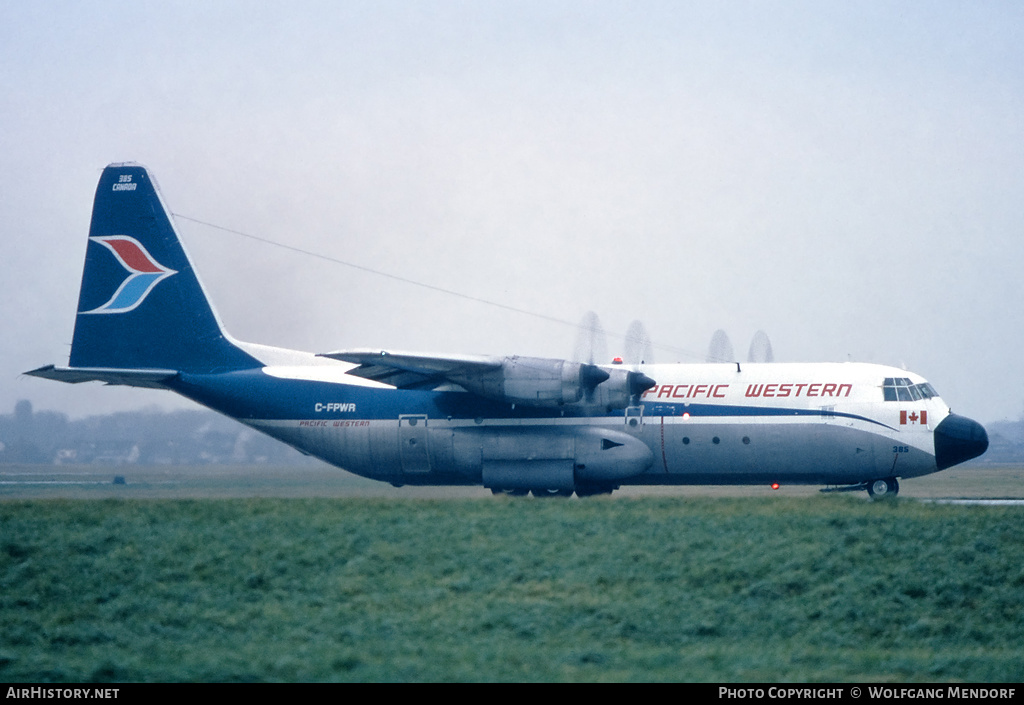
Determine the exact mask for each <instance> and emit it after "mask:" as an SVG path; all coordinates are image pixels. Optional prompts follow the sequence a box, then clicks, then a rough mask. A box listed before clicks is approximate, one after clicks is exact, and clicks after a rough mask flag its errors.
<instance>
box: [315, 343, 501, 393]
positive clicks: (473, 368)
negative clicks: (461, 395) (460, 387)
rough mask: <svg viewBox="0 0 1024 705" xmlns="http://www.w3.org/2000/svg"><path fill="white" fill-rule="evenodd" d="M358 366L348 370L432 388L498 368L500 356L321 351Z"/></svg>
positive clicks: (408, 386) (413, 386) (401, 386)
mask: <svg viewBox="0 0 1024 705" xmlns="http://www.w3.org/2000/svg"><path fill="white" fill-rule="evenodd" d="M320 357H329V358H332V359H334V360H341V361H343V362H352V363H355V364H357V365H359V366H358V367H356V368H354V369H351V370H349V371H348V374H350V375H355V376H356V377H362V378H363V379H370V380H373V381H374V382H383V383H384V384H390V385H392V386H394V387H396V388H398V389H432V388H436V387H437V386H438V385H440V384H443V383H445V382H450V383H453V384H459V382H458V381H457V380H459V379H465V378H466V377H472V376H476V375H481V374H486V373H488V372H494V371H496V370H500V369H501V365H502V358H500V357H490V356H486V355H443V354H440V355H439V354H433V353H409V352H398V351H395V352H390V351H387V350H339V351H336V352H330V353H322V354H320Z"/></svg>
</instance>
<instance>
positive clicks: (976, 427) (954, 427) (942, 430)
mask: <svg viewBox="0 0 1024 705" xmlns="http://www.w3.org/2000/svg"><path fill="white" fill-rule="evenodd" d="M986 450H988V434H987V433H985V427H984V426H982V425H981V424H980V423H978V422H977V421H972V420H971V419H969V418H967V417H966V416H957V415H956V414H950V415H949V416H947V417H946V418H944V419H943V420H942V423H940V424H939V425H938V426H936V427H935V465H936V466H937V467H938V469H939V470H945V469H946V468H951V467H953V466H954V465H957V464H958V463H962V462H964V461H965V460H970V459H971V458H977V457H978V456H979V455H981V454H982V453H984V452H985V451H986Z"/></svg>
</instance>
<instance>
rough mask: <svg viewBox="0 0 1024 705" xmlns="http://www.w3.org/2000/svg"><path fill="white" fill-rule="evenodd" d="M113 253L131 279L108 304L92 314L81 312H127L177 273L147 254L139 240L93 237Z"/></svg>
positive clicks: (109, 236)
mask: <svg viewBox="0 0 1024 705" xmlns="http://www.w3.org/2000/svg"><path fill="white" fill-rule="evenodd" d="M91 239H92V240H93V241H94V242H97V243H99V244H100V245H103V246H104V247H106V248H107V249H108V250H110V251H111V252H112V253H113V254H114V257H116V258H117V261H118V262H120V263H121V266H122V267H124V268H125V269H126V270H127V271H128V278H127V279H125V280H124V281H123V282H121V286H119V287H118V288H117V291H115V292H114V295H113V296H111V297H110V300H109V301H107V303H105V304H103V305H102V306H100V307H99V308H94V309H93V310H91V311H81V312H80V313H127V312H128V311H132V310H134V309H135V308H136V307H138V305H139V304H141V303H142V302H143V301H145V300H146V297H147V296H149V293H150V292H151V291H153V288H154V287H155V286H156V285H157V284H159V283H160V282H161V281H163V280H164V279H166V278H167V277H169V276H172V275H174V274H177V272H176V271H174V270H173V269H168V268H167V267H165V266H163V265H162V264H160V263H159V262H157V261H156V260H155V259H153V256H152V255H151V254H149V252H147V251H146V248H145V247H143V246H142V243H140V242H139V241H138V240H136V239H135V238H133V237H128V236H127V235H107V236H105V237H94V238H91Z"/></svg>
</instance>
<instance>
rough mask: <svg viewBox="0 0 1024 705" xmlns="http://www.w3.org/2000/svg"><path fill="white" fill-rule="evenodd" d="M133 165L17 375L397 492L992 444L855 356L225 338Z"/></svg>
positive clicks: (558, 489) (551, 486) (728, 479)
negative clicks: (71, 299)
mask: <svg viewBox="0 0 1024 705" xmlns="http://www.w3.org/2000/svg"><path fill="white" fill-rule="evenodd" d="M168 214H169V211H168V209H167V208H166V207H165V205H164V202H163V200H162V198H161V195H160V192H159V189H158V188H157V185H156V182H155V181H154V180H153V178H152V177H151V176H150V174H149V172H148V171H147V170H146V168H145V167H143V166H141V165H138V164H134V163H127V164H111V165H110V166H108V167H107V168H106V169H104V171H103V174H102V176H101V177H100V182H99V186H98V188H97V191H96V199H95V202H94V206H93V214H92V225H91V229H90V232H89V244H88V249H87V251H86V257H85V271H84V273H83V277H82V288H81V293H80V296H79V303H78V313H77V317H76V319H75V330H74V338H73V341H72V345H71V355H70V362H69V364H68V366H66V367H64V366H61V367H58V366H54V365H49V366H46V367H41V368H39V369H36V370H32V371H31V372H28V373H27V374H30V375H34V376H36V377H44V378H47V379H55V380H60V381H62V382H71V383H77V382H86V381H100V382H106V383H107V384H117V385H128V386H133V387H148V388H157V389H167V390H170V391H173V392H177V393H178V394H181V395H182V396H184V397H187V398H188V399H191V400H193V401H196V402H198V403H200V404H202V405H204V406H207V407H209V408H211V409H214V410H216V411H219V412H220V413H222V414H226V415H227V416H231V417H233V418H235V419H237V420H238V421H240V422H241V423H243V424H246V425H247V426H250V427H252V428H254V429H256V430H258V431H261V432H263V433H266V434H268V435H270V436H273V437H274V438H277V439H279V440H281V441H283V442H285V443H288V444H290V445H291V446H294V447H295V448H297V449H299V450H300V451H302V452H304V453H307V454H310V455H314V456H316V457H318V458H321V459H323V460H325V461H327V462H328V463H331V464H333V465H336V466H338V467H340V468H343V469H345V470H348V471H349V472H353V473H356V474H358V475H363V476H365V477H369V478H373V479H375V480H382V481H385V482H389V483H392V484H394V485H396V486H401V485H478V486H479V485H483V486H484V487H488V488H490V489H491V490H493V491H494V492H495V493H501V492H504V493H509V494H526V493H528V492H532V493H533V494H534V495H537V496H545V495H552V494H554V495H571V494H573V493H574V492H575V493H576V494H577V495H579V496H587V495H594V494H606V493H610V492H612V491H613V490H615V489H617V488H619V487H620V486H622V485H682V484H704V485H748V484H766V485H768V484H771V485H776V484H781V483H788V484H802V485H808V484H811V485H825V486H828V487H829V488H830V489H865V490H867V491H868V493H870V494H871V496H872V497H879V496H884V495H895V494H896V493H897V492H898V491H899V484H898V482H897V478H912V477H918V476H921V475H927V474H929V473H933V472H937V471H940V470H944V469H945V468H948V467H951V466H953V465H956V464H958V463H962V462H964V461H966V460H968V459H970V458H974V457H976V456H978V455H981V454H982V453H984V452H985V450H986V448H987V447H988V436H987V435H986V433H985V429H984V428H982V426H981V425H980V424H978V423H976V422H975V421H972V420H970V419H968V418H965V417H963V416H958V415H956V414H953V413H951V412H950V409H949V407H948V406H947V405H946V403H945V402H944V401H943V400H942V399H941V398H940V397H939V396H938V394H937V393H936V392H935V389H934V388H933V387H932V386H931V385H930V384H929V383H928V382H927V381H926V380H924V379H922V378H921V377H919V376H917V375H915V374H912V373H909V372H905V371H903V370H900V369H895V368H892V367H884V366H881V365H874V364H857V363H820V364H780V363H767V364H750V363H743V364H741V363H738V362H736V363H720V364H718V363H713V364H679V365H644V364H609V365H604V364H592V363H582V362H572V361H568V360H556V359H545V358H535V357H518V356H510V357H502V356H476V355H433V354H419V353H407V352H397V351H388V350H342V351H336V352H326V353H321V354H313V353H307V352H299V351H294V350H285V349H281V348H273V347H267V346H263V345H255V344H251V343H244V342H241V341H238V340H235V339H233V338H232V337H231V336H230V335H228V333H227V331H225V329H224V327H223V326H222V325H221V322H220V320H219V319H218V317H217V315H216V313H215V312H214V310H213V307H212V306H211V304H210V302H209V300H208V298H207V296H206V294H205V292H204V290H203V288H202V286H201V284H200V283H199V279H198V278H197V276H196V272H195V270H194V269H193V266H192V262H191V261H190V259H189V257H188V255H187V253H186V252H185V249H184V247H183V245H182V243H181V241H180V239H179V237H178V234H177V232H176V231H175V228H174V225H173V223H172V222H171V219H170V218H169V215H168Z"/></svg>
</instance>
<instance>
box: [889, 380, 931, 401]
mask: <svg viewBox="0 0 1024 705" xmlns="http://www.w3.org/2000/svg"><path fill="white" fill-rule="evenodd" d="M937 396H939V395H938V394H937V393H936V391H935V388H934V387H932V385H930V384H928V383H927V382H922V383H921V384H913V383H911V381H910V380H909V379H908V378H907V377H886V378H885V381H884V382H883V383H882V398H883V399H885V400H886V401H921V400H922V399H931V398H932V397H937Z"/></svg>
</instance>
